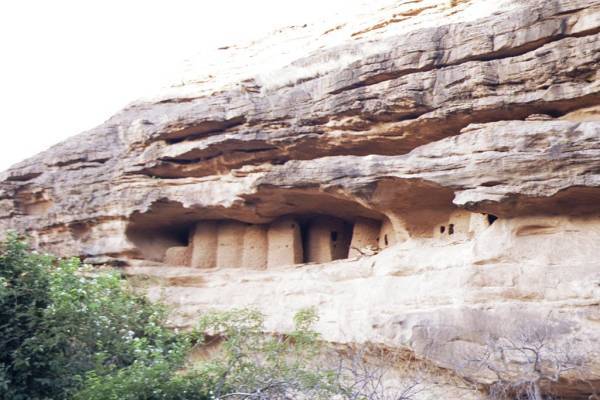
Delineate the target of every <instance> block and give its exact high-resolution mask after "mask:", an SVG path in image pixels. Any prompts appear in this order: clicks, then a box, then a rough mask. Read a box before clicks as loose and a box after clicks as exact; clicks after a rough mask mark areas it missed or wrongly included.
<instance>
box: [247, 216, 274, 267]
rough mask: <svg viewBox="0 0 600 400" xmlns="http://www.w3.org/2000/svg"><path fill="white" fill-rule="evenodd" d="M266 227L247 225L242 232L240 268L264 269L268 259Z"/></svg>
mask: <svg viewBox="0 0 600 400" xmlns="http://www.w3.org/2000/svg"><path fill="white" fill-rule="evenodd" d="M267 235H268V227H267V226H266V225H248V226H246V231H245V232H244V250H243V252H242V260H241V261H242V267H243V268H249V269H266V268H267V263H268V259H269V241H268V237H267Z"/></svg>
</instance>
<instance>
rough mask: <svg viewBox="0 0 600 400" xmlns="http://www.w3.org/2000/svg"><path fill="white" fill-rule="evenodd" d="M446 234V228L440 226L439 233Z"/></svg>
mask: <svg viewBox="0 0 600 400" xmlns="http://www.w3.org/2000/svg"><path fill="white" fill-rule="evenodd" d="M444 232H446V227H445V226H444V225H442V226H440V233H444Z"/></svg>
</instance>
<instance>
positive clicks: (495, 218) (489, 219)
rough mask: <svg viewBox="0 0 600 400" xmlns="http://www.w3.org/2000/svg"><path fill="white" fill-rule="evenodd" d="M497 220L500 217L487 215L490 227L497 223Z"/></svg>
mask: <svg viewBox="0 0 600 400" xmlns="http://www.w3.org/2000/svg"><path fill="white" fill-rule="evenodd" d="M497 219H498V217H496V216H495V215H492V214H488V215H487V221H488V223H489V224H490V225H491V224H493V223H494V222H496V220H497Z"/></svg>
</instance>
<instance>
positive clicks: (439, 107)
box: [0, 0, 600, 398]
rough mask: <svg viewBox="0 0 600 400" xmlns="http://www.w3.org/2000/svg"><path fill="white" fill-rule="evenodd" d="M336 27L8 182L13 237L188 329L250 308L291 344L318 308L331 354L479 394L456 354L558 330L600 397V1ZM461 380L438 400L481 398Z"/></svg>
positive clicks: (469, 8)
mask: <svg viewBox="0 0 600 400" xmlns="http://www.w3.org/2000/svg"><path fill="white" fill-rule="evenodd" d="M343 11H344V13H341V14H340V16H336V17H332V18H331V19H328V20H327V21H325V22H323V23H314V24H307V25H306V27H291V28H288V29H283V30H281V31H279V32H277V33H275V34H273V35H269V36H268V37H266V38H264V39H263V40H258V41H255V42H253V43H252V44H249V45H246V46H244V45H235V46H231V47H230V48H228V49H223V50H218V51H215V54H214V55H211V56H210V57H207V56H206V55H202V56H200V57H198V58H193V59H192V60H191V61H190V63H189V68H188V71H187V73H186V75H185V76H183V77H177V82H178V84H176V85H173V86H172V87H169V88H167V89H165V90H164V91H163V92H161V93H160V94H158V95H156V96H152V97H147V98H145V99H142V100H139V101H137V102H135V103H132V104H131V105H130V106H128V107H127V108H126V109H124V110H123V111H121V112H120V113H118V114H117V115H115V116H114V117H112V118H111V119H110V120H109V121H107V122H106V123H105V124H103V125H101V126H99V127H97V128H95V129H93V130H91V131H89V132H85V133H82V134H80V135H78V136H75V137H73V138H71V139H69V140H67V141H65V142H63V143H60V144H58V145H56V146H54V147H53V148H51V149H49V150H48V151H46V152H44V153H41V154H39V155H37V156H35V157H32V158H31V159H29V160H25V161H23V162H21V163H19V164H17V165H15V166H13V167H12V168H10V169H9V170H8V171H5V172H3V173H2V174H0V232H6V231H7V230H9V229H15V230H18V231H21V232H24V233H26V234H28V235H29V237H31V240H32V242H33V244H34V245H35V246H36V247H38V248H40V249H43V250H47V251H52V252H55V253H57V254H59V255H64V256H70V255H76V256H83V257H85V258H86V259H88V260H91V261H92V262H94V263H102V262H106V263H109V264H111V265H119V266H122V265H129V266H128V267H125V269H124V270H125V271H126V273H127V274H130V275H140V274H141V275H150V276H153V277H156V279H157V280H159V281H160V284H157V285H156V286H152V287H150V288H149V295H150V296H151V297H152V298H157V299H158V298H159V295H163V294H164V295H165V296H166V297H165V298H166V301H168V302H169V303H170V304H171V305H173V307H174V309H175V316H174V318H175V319H176V321H177V322H178V324H180V325H182V326H191V325H192V324H193V323H194V318H195V317H196V316H199V315H200V314H201V313H202V311H204V310H206V309H208V308H217V309H223V308H229V307H246V306H253V307H257V308H259V309H260V310H261V311H263V312H265V313H266V315H267V323H268V328H269V330H270V331H272V332H287V331H288V330H289V329H290V326H289V321H290V317H291V315H292V314H293V312H294V311H295V310H297V309H299V308H301V307H304V306H314V307H316V308H317V309H318V311H319V314H320V317H321V319H320V321H319V325H318V330H319V331H320V332H321V333H322V334H323V335H324V338H325V339H326V340H329V341H331V342H335V343H340V344H348V345H362V344H365V343H370V344H371V345H375V346H380V347H381V348H393V349H401V350H402V351H407V352H409V353H411V354H414V355H417V357H419V358H420V359H423V360H424V362H427V363H430V364H435V365H437V366H438V367H440V368H442V369H444V370H445V371H447V372H448V373H449V374H457V375H462V376H465V377H467V378H468V379H469V380H470V381H471V382H477V383H482V384H489V383H491V382H493V381H494V379H495V378H494V377H493V376H490V374H489V373H487V372H484V371H476V370H470V369H468V368H463V367H464V366H463V365H461V363H460V361H461V360H462V359H464V358H465V357H466V356H468V355H470V354H474V353H477V352H479V351H481V350H483V349H485V346H486V341H489V340H490V338H499V337H510V336H511V335H513V334H515V333H518V332H519V330H522V329H524V328H523V326H524V325H527V324H528V323H531V322H532V321H533V322H534V323H536V324H538V323H540V316H547V315H551V317H552V320H553V324H554V325H553V327H552V332H551V335H550V336H549V337H550V338H551V343H552V345H553V346H560V345H561V344H564V343H571V344H573V346H574V348H575V349H576V350H577V351H578V352H585V353H587V354H589V355H590V356H591V358H592V359H593V361H594V362H593V363H592V365H590V366H589V368H587V369H586V370H585V371H584V372H585V373H584V374H583V375H582V376H584V377H585V378H586V379H587V380H588V381H590V382H592V383H593V384H595V383H596V382H597V381H598V380H597V379H596V380H594V379H595V378H594V376H598V374H599V373H600V367H599V366H598V365H597V360H600V357H599V356H598V354H597V353H598V346H597V345H594V343H598V342H599V341H600V334H599V333H598V329H597V323H598V321H599V317H598V312H597V308H598V307H597V305H598V304H599V303H600V292H599V287H600V286H599V285H598V283H599V282H600V276H599V271H600V269H599V268H600V266H599V262H598V261H597V258H598V257H597V255H598V254H599V251H600V248H599V243H600V208H599V207H598V205H599V204H600V113H599V112H598V107H600V84H599V82H600V70H599V67H598V66H599V65H600V0H552V1H547V0H530V1H523V0H498V1H493V2H491V1H487V0H465V1H447V0H416V1H392V0H373V1H370V2H365V5H364V7H362V8H360V10H357V11H356V12H351V11H350V7H348V10H343ZM213 61H214V63H212V64H211V62H213ZM315 216H319V219H318V221H317V222H316V223H311V221H312V220H313V219H314V218H315ZM319 221H320V222H319ZM341 221H343V222H341ZM379 221H380V222H379ZM311 225H312V226H313V228H312V229H311V228H310V227H311ZM442 228H443V230H442ZM334 232H337V236H336V240H333V236H334V235H333V233H334ZM450 232H452V233H450ZM334 242H335V243H334ZM338 243H339V244H340V245H339V246H338ZM369 246H370V247H373V248H375V249H374V250H373V251H370V252H369V254H368V255H369V257H358V255H359V254H357V253H358V252H357V251H355V250H353V248H356V249H363V248H368V247H369ZM348 249H350V250H348ZM342 250H343V251H342ZM186 252H187V253H188V254H189V266H190V267H193V268H190V267H181V266H179V267H177V266H175V265H180V264H184V265H187V264H186V263H184V258H185V256H184V254H185V253H186ZM348 256H349V257H350V259H349V260H346V259H345V258H346V257H348ZM163 261H164V262H165V263H162V262H163ZM307 261H311V262H316V263H322V264H318V265H312V264H310V265H306V264H303V263H306V262H307ZM217 267H219V268H217ZM432 343H436V345H435V346H433V345H432ZM509 361H510V363H511V364H510V365H513V366H515V365H519V362H518V360H509ZM572 378H573V377H569V379H566V378H565V379H564V380H561V381H560V382H559V383H558V384H557V385H555V386H557V389H560V390H563V391H565V392H564V393H569V394H570V395H573V393H576V394H577V395H579V396H582V397H585V396H589V395H590V394H591V392H590V385H587V386H586V385H572V384H571V382H573V379H574V378H573V379H572ZM459 386H460V385H458V384H456V385H455V386H452V387H451V386H448V387H451V389H448V390H446V386H444V390H445V391H444V392H443V394H439V393H438V395H437V397H436V396H434V397H433V398H442V397H444V396H446V397H445V398H467V396H472V397H473V396H474V398H476V397H477V396H478V395H479V394H477V395H473V393H472V392H467V391H464V390H463V389H460V387H459ZM599 390H600V389H599ZM564 393H563V394H564Z"/></svg>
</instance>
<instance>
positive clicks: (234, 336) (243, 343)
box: [195, 309, 336, 400]
mask: <svg viewBox="0 0 600 400" xmlns="http://www.w3.org/2000/svg"><path fill="white" fill-rule="evenodd" d="M316 320H317V316H316V313H315V311H314V310H313V309H306V310H301V311H300V312H298V313H297V314H296V315H295V317H294V330H293V331H292V332H291V333H289V334H288V335H284V336H282V335H265V334H264V332H265V329H264V320H263V315H262V314H260V313H259V312H258V311H255V310H249V309H243V310H234V311H226V312H219V313H209V314H207V315H205V316H203V318H202V319H201V321H200V324H199V326H198V330H199V331H200V332H207V333H209V334H210V335H211V336H212V337H214V338H224V340H223V342H222V343H220V345H221V346H220V348H221V352H220V354H219V355H217V356H216V357H214V358H212V359H211V360H207V361H205V362H204V363H201V364H200V365H199V366H198V367H197V368H196V369H195V372H196V373H198V374H200V375H201V376H204V377H205V380H209V381H211V382H212V387H213V392H212V394H213V398H215V399H225V398H236V399H245V398H252V399H271V400H277V399H292V398H310V399H321V398H323V399H328V398H330V397H331V395H332V393H333V392H334V391H335V388H336V386H335V385H334V380H333V378H334V374H333V371H331V370H322V369H320V368H319V367H318V366H317V365H316V362H315V361H316V357H317V355H318V354H319V351H320V346H319V343H320V342H319V340H318V339H319V335H318V334H317V333H315V332H314V331H313V330H312V325H313V324H314V323H315V321H316ZM215 340H217V339H215Z"/></svg>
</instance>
